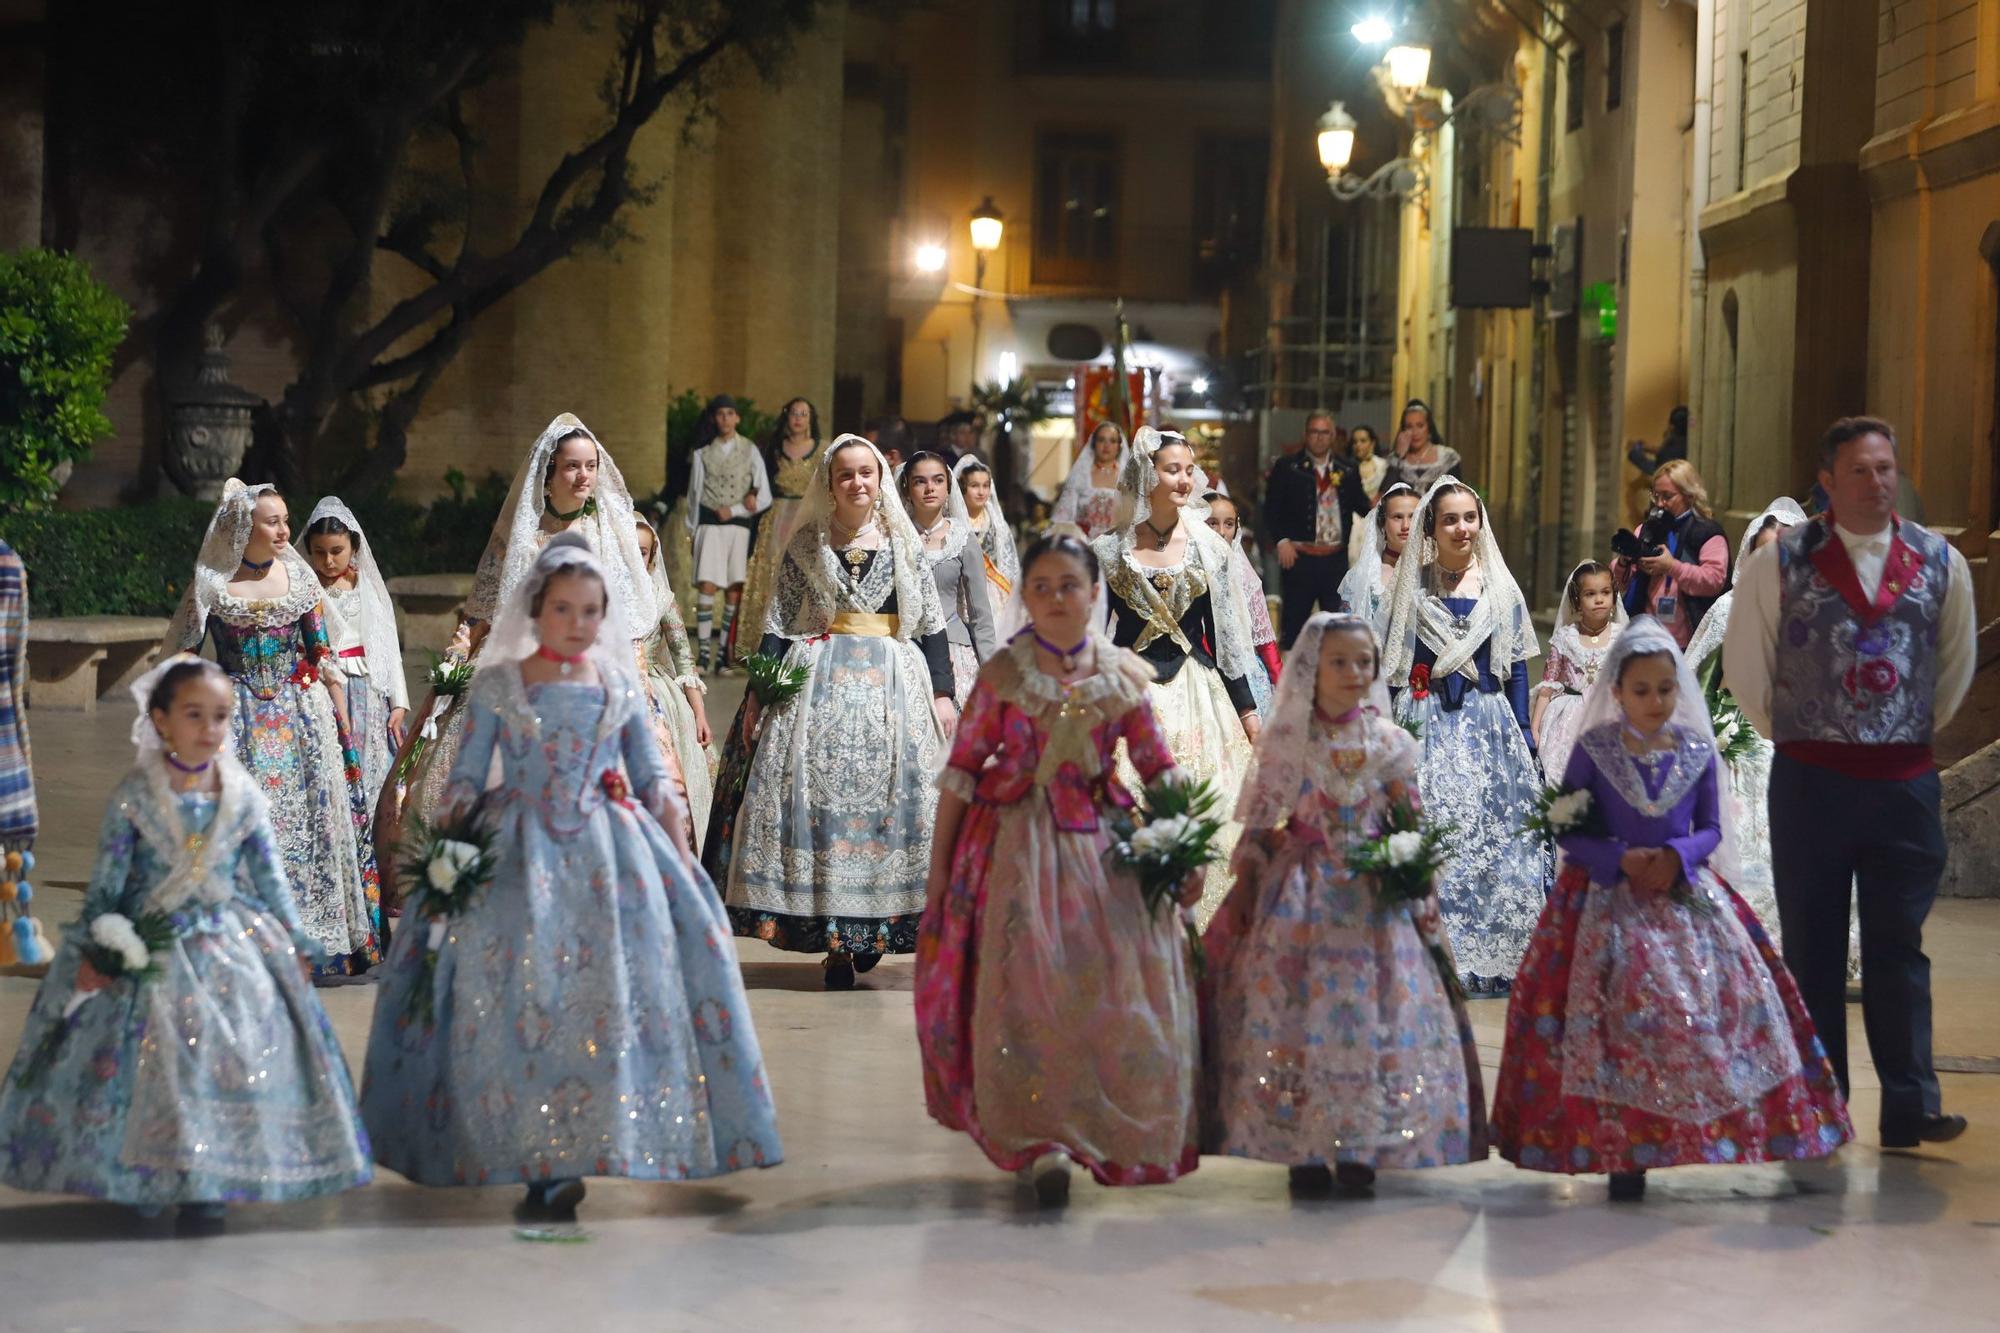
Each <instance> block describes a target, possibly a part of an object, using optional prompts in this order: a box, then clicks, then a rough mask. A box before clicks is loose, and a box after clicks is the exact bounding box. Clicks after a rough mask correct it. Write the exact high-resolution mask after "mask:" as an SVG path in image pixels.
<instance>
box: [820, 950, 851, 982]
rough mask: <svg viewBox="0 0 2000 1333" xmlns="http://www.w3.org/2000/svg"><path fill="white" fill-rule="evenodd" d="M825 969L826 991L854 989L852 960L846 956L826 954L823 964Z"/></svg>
mask: <svg viewBox="0 0 2000 1333" xmlns="http://www.w3.org/2000/svg"><path fill="white" fill-rule="evenodd" d="M823 966H824V967H825V968H826V979H825V980H826V988H827V989H828V990H853V989H854V960H853V959H852V958H850V957H848V956H847V955H846V954H840V955H838V956H835V955H833V954H828V955H827V957H826V961H825V963H824V964H823Z"/></svg>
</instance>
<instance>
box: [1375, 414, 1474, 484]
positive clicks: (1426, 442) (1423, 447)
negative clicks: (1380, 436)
mask: <svg viewBox="0 0 2000 1333" xmlns="http://www.w3.org/2000/svg"><path fill="white" fill-rule="evenodd" d="M1461 462H1462V460H1461V459H1460V458H1459V456H1458V450H1456V449H1453V448H1450V447H1449V446H1447V445H1446V444H1445V442H1444V436H1442V435H1440V434H1438V428H1437V417H1436V416H1435V415H1433V414H1432V412H1431V409H1430V405H1429V404H1428V403H1426V402H1424V400H1423V399H1421V398H1412V399H1411V400H1410V401H1409V403H1408V405H1407V406H1405V407H1404V408H1403V425H1402V428H1401V429H1400V430H1398V431H1397V432H1396V443H1395V451H1394V456H1393V457H1391V458H1390V460H1389V470H1388V472H1387V473H1386V474H1385V475H1386V476H1387V477H1388V479H1389V480H1390V481H1400V482H1404V483H1406V484H1408V485H1409V487H1410V488H1411V489H1412V490H1414V491H1416V492H1417V493H1418V494H1419V495H1421V494H1423V493H1424V492H1426V491H1428V490H1430V488H1431V487H1433V486H1435V485H1436V484H1437V483H1438V481H1439V479H1441V478H1444V477H1454V478H1455V477H1456V476H1457V475H1458V473H1459V469H1460V466H1461Z"/></svg>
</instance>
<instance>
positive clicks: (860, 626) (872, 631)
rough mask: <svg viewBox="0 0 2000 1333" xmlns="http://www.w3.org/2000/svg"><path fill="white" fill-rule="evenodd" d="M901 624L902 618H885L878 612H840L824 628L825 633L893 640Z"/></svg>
mask: <svg viewBox="0 0 2000 1333" xmlns="http://www.w3.org/2000/svg"><path fill="white" fill-rule="evenodd" d="M901 624H902V617H900V616H885V615H883V614H882V613H881V612H879V611H842V612H840V613H839V614H838V615H836V616H835V617H834V618H833V623H832V624H830V625H828V626H827V627H826V632H827V633H828V634H852V635H854V636H856V637H857V638H863V639H893V638H895V637H896V630H897V627H898V626H900V625H901Z"/></svg>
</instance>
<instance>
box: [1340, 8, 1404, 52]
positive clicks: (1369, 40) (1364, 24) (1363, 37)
mask: <svg viewBox="0 0 2000 1333" xmlns="http://www.w3.org/2000/svg"><path fill="white" fill-rule="evenodd" d="M1348 31H1350V32H1352V33H1353V34H1354V40H1355V41H1357V42H1359V43H1361V44H1362V45H1363V46H1381V45H1382V44H1383V43H1384V42H1387V41H1388V40H1389V39H1390V38H1392V37H1394V36H1395V35H1396V30H1395V29H1394V28H1392V27H1390V26H1389V20H1387V19H1385V18H1383V17H1382V16H1381V15H1380V14H1370V15H1369V16H1368V17H1367V18H1365V19H1362V20H1361V22H1359V23H1357V24H1355V25H1354V26H1353V27H1352V28H1350V29H1349V30H1348Z"/></svg>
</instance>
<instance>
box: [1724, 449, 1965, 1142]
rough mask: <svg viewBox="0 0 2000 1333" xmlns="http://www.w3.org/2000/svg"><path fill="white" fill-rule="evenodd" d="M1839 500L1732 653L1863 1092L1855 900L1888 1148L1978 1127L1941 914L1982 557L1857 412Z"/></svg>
mask: <svg viewBox="0 0 2000 1333" xmlns="http://www.w3.org/2000/svg"><path fill="white" fill-rule="evenodd" d="M1819 480H1820V485H1821V486H1823V487H1824V488H1825V489H1826V493H1827V495H1828V497H1829V499H1830V502H1831V504H1830V508H1829V509H1828V511H1827V512H1826V513H1823V514H1821V515H1820V516H1819V517H1818V518H1817V519H1815V520H1813V521H1812V522H1810V523H1802V524H1800V525H1798V526H1797V527H1795V528H1792V529H1791V530H1789V531H1788V532H1786V533H1785V534H1784V535H1783V536H1781V537H1779V538H1778V540H1777V541H1776V542H1773V543H1771V544H1770V545H1768V546H1765V547H1764V548H1762V549H1761V550H1757V551H1753V552H1752V553H1751V554H1750V556H1749V558H1748V559H1746V560H1745V561H1744V562H1743V567H1742V569H1741V570H1740V571H1738V574H1737V579H1736V601H1735V606H1734V608H1733V609H1732V610H1731V612H1730V615H1729V632H1728V637H1727V638H1726V639H1725V640H1724V642H1723V649H1722V669H1723V673H1724V675H1725V676H1726V677H1727V679H1728V681H1729V688H1730V691H1731V693H1733V694H1734V695H1735V696H1736V701H1737V702H1738V703H1739V704H1741V705H1742V707H1743V711H1744V712H1745V713H1746V714H1747V715H1748V716H1749V718H1750V720H1751V722H1753V723H1754V724H1756V726H1757V728H1758V730H1760V731H1762V732H1763V733H1764V734H1765V735H1767V736H1769V737H1770V738H1771V740H1772V742H1773V743H1774V744H1775V745H1776V747H1777V756H1776V758H1775V759H1774V760H1773V763H1772V769H1771V868H1772V872H1773V875H1774V877H1775V878H1776V880H1777V893H1778V919H1779V923H1780V924H1781V925H1782V926H1783V927H1784V936H1785V939H1784V945H1785V965H1786V966H1787V967H1788V968H1790V969H1791V973H1792V976H1793V977H1794V978H1795V979H1796V980H1797V981H1798V984H1799V993H1800V995H1801V996H1802V997H1803V998H1804V1000H1805V1004H1806V1008H1807V1010H1808V1011H1810V1012H1811V1014H1812V1019H1813V1024H1814V1025H1815V1026H1816V1027H1817V1028H1818V1029H1819V1035H1820V1040H1821V1041H1823V1042H1824V1043H1825V1044H1826V1051H1827V1055H1828V1056H1829V1057H1830V1058H1831V1059H1832V1061H1833V1067H1834V1071H1835V1072H1836V1073H1837V1074H1839V1076H1840V1086H1841V1089H1842V1090H1843V1091H1845V1090H1846V1089H1847V1086H1848V1079H1847V1009H1846V1004H1845V1000H1846V992H1845V973H1846V966H1847V908H1848V895H1849V893H1850V890H1851V891H1852V892H1853V893H1855V894H1856V895H1857V903H1858V907H1859V910H1860V914H1861V1014H1862V1021H1863V1023H1864V1025H1865V1026H1866V1028H1867V1031H1868V1049H1869V1051H1870V1053H1871V1054H1872V1055H1873V1056H1874V1059H1875V1072H1876V1074H1877V1075H1879V1076H1880V1078H1881V1080H1882V1113H1881V1119H1880V1127H1881V1133H1882V1146H1883V1147H1885V1148H1914V1147H1916V1146H1917V1145H1918V1144H1919V1143H1920V1142H1928V1143H1942V1142H1945V1141H1946V1140H1948V1139H1954V1138H1957V1137H1958V1136H1959V1135H1960V1134H1961V1133H1963V1132H1964V1131H1965V1117H1964V1116H1959V1115H1945V1114H1944V1108H1943V1105H1942V1103H1941V1101H1940V1097H1939V1092H1938V1081H1937V1073H1936V1070H1935V1069H1934V1068H1933V1067H1932V1063H1931V965H1930V960H1929V959H1928V958H1926V957H1925V956H1924V948H1923V937H1924V918H1925V917H1926V916H1928V915H1929V914H1930V910H1931V900H1932V899H1933V898H1935V897H1936V896H1937V886H1938V879H1939V877H1940V876H1941V875H1942V874H1943V873H1944V865H1945V839H1944V820H1943V815H1942V812H1941V810H1940V808H1939V782H1938V775H1937V765H1936V763H1935V762H1934V761H1933V759H1932V755H1931V741H1932V737H1933V735H1934V734H1935V733H1936V731H1937V729H1938V728H1939V727H1941V726H1943V725H1944V724H1945V723H1946V722H1948V721H1950V720H1951V716H1952V714H1953V713H1954V712H1956V711H1957V709H1958V706H1959V704H1960V703H1961V702H1963V700H1964V698H1965V692H1966V690H1967V688H1968V687H1969V686H1970V685H1971V683H1972V672H1973V668H1974V666H1975V664H1976V657H1977V649H1976V646H1975V627H1974V623H1973V596H1972V579H1971V574H1970V571H1969V570H1968V569H1967V567H1966V563H1965V557H1964V556H1962V555H1960V554H1959V553H1958V551H1956V550H1955V549H1953V548H1952V546H1951V545H1950V543H1948V542H1946V541H1945V540H1944V539H1943V538H1942V537H1939V536H1938V535H1937V534H1935V533H1933V532H1929V531H1927V530H1926V529H1924V528H1921V527H1919V526H1917V525H1916V524H1915V523H1913V522H1911V521H1909V520H1908V519H1903V518H1899V517H1898V516H1897V514H1896V484H1897V464H1896V433H1895V431H1894V429H1892V428H1891V427H1890V426H1889V424H1888V423H1887V422H1885V421H1879V420H1877V419H1875V418H1873V417H1849V418H1845V419H1843V420H1840V421H1836V422H1834V423H1833V425H1832V427H1831V428H1829V429H1828V431H1827V433H1826V436H1825V438H1824V440H1823V441H1822V442H1821V445H1820V473H1819Z"/></svg>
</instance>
